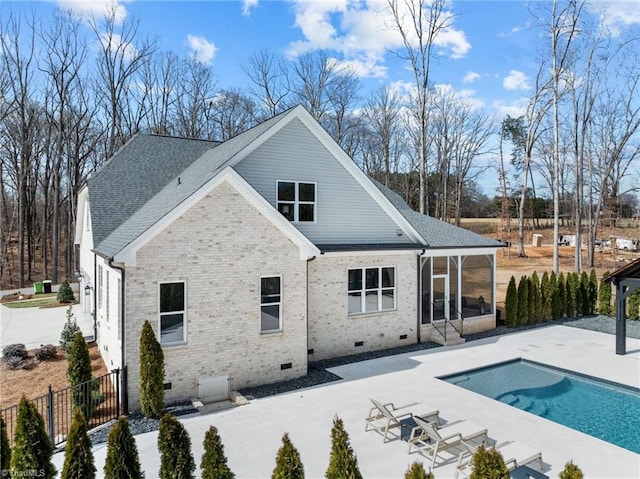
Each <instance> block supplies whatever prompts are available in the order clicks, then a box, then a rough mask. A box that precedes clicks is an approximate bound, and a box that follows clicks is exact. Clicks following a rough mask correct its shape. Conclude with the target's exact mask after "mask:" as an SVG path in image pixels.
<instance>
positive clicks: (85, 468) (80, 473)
mask: <svg viewBox="0 0 640 479" xmlns="http://www.w3.org/2000/svg"><path fill="white" fill-rule="evenodd" d="M94 477H96V466H95V465H94V464H93V453H92V452H91V440H90V439H89V434H88V427H87V420H86V419H85V417H84V414H82V410H81V409H80V408H78V407H77V408H75V409H74V411H73V421H72V422H71V429H70V431H69V435H68V436H67V447H66V450H65V451H64V466H63V467H62V474H61V476H60V479H93V478H94Z"/></svg>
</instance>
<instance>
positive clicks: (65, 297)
mask: <svg viewBox="0 0 640 479" xmlns="http://www.w3.org/2000/svg"><path fill="white" fill-rule="evenodd" d="M56 299H57V300H58V303H73V302H74V301H75V300H76V298H75V296H74V295H73V290H72V289H71V286H69V281H68V280H67V278H64V279H63V280H62V283H60V287H59V288H58V296H57V297H56Z"/></svg>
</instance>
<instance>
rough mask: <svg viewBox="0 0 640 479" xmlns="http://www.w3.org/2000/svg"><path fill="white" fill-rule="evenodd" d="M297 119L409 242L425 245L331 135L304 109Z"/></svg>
mask: <svg viewBox="0 0 640 479" xmlns="http://www.w3.org/2000/svg"><path fill="white" fill-rule="evenodd" d="M297 117H298V119H299V120H300V121H301V122H302V123H304V125H305V126H306V127H307V128H308V129H309V131H311V132H312V133H313V134H314V135H315V136H316V138H317V139H318V141H320V143H321V144H322V145H323V146H324V147H325V148H326V149H327V150H328V151H329V152H330V153H331V154H332V155H333V156H334V158H335V159H336V160H338V162H339V163H340V164H341V165H342V167H343V168H344V169H345V170H346V171H347V172H348V173H350V174H351V176H352V177H353V178H354V179H355V180H356V181H357V182H358V184H359V185H360V186H361V187H362V188H363V189H364V190H365V191H366V192H367V193H368V194H369V196H371V197H372V198H373V200H374V201H375V202H376V203H378V205H379V206H380V208H382V210H383V211H384V212H385V213H386V214H387V215H389V217H390V218H391V219H392V220H393V222H394V223H395V224H396V225H398V227H399V228H400V229H401V230H402V232H403V233H404V234H405V235H406V236H407V238H409V239H410V240H411V241H413V242H416V243H426V241H425V240H424V238H423V237H422V236H421V235H420V233H418V231H417V230H416V229H415V228H414V227H413V226H412V225H411V223H409V221H407V219H406V218H405V217H404V216H402V213H400V212H399V211H398V209H397V208H396V207H395V206H394V205H393V204H392V203H391V202H390V201H389V200H388V199H387V197H386V196H384V194H383V193H382V192H381V191H380V190H379V189H378V187H377V186H376V185H374V184H373V183H372V181H371V179H370V178H369V177H368V176H367V175H366V174H365V172H364V171H362V170H361V169H360V168H359V167H358V165H356V163H355V162H354V161H353V159H352V158H351V157H349V155H347V154H346V153H345V152H344V150H343V149H342V148H341V147H340V145H338V143H336V142H335V140H334V139H333V138H331V135H329V133H327V132H326V131H325V129H324V128H322V126H321V125H320V124H319V123H318V122H317V121H316V120H314V118H313V117H312V116H311V115H310V114H309V112H307V111H306V110H305V109H304V108H301V109H300V111H299V114H298V115H297Z"/></svg>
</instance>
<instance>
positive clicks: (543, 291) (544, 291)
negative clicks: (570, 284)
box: [540, 271, 552, 321]
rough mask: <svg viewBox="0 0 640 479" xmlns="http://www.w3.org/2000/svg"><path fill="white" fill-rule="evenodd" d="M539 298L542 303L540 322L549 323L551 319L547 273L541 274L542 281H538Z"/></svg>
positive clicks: (549, 283)
mask: <svg viewBox="0 0 640 479" xmlns="http://www.w3.org/2000/svg"><path fill="white" fill-rule="evenodd" d="M540 297H541V301H542V311H541V317H542V321H549V320H550V319H551V298H552V294H551V282H550V281H549V273H547V272H546V271H545V272H544V273H542V280H540Z"/></svg>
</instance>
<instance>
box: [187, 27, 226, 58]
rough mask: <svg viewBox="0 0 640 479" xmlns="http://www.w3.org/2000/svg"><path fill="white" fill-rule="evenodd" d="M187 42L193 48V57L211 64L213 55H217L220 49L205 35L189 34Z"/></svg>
mask: <svg viewBox="0 0 640 479" xmlns="http://www.w3.org/2000/svg"><path fill="white" fill-rule="evenodd" d="M187 42H188V43H189V48H191V53H190V55H191V57H192V58H194V59H195V60H196V61H197V62H199V63H202V64H205V65H211V63H212V62H213V57H215V55H216V51H217V50H218V48H217V47H216V46H215V44H214V43H212V42H210V41H209V40H207V39H206V38H204V37H199V36H196V35H191V34H189V35H187Z"/></svg>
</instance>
